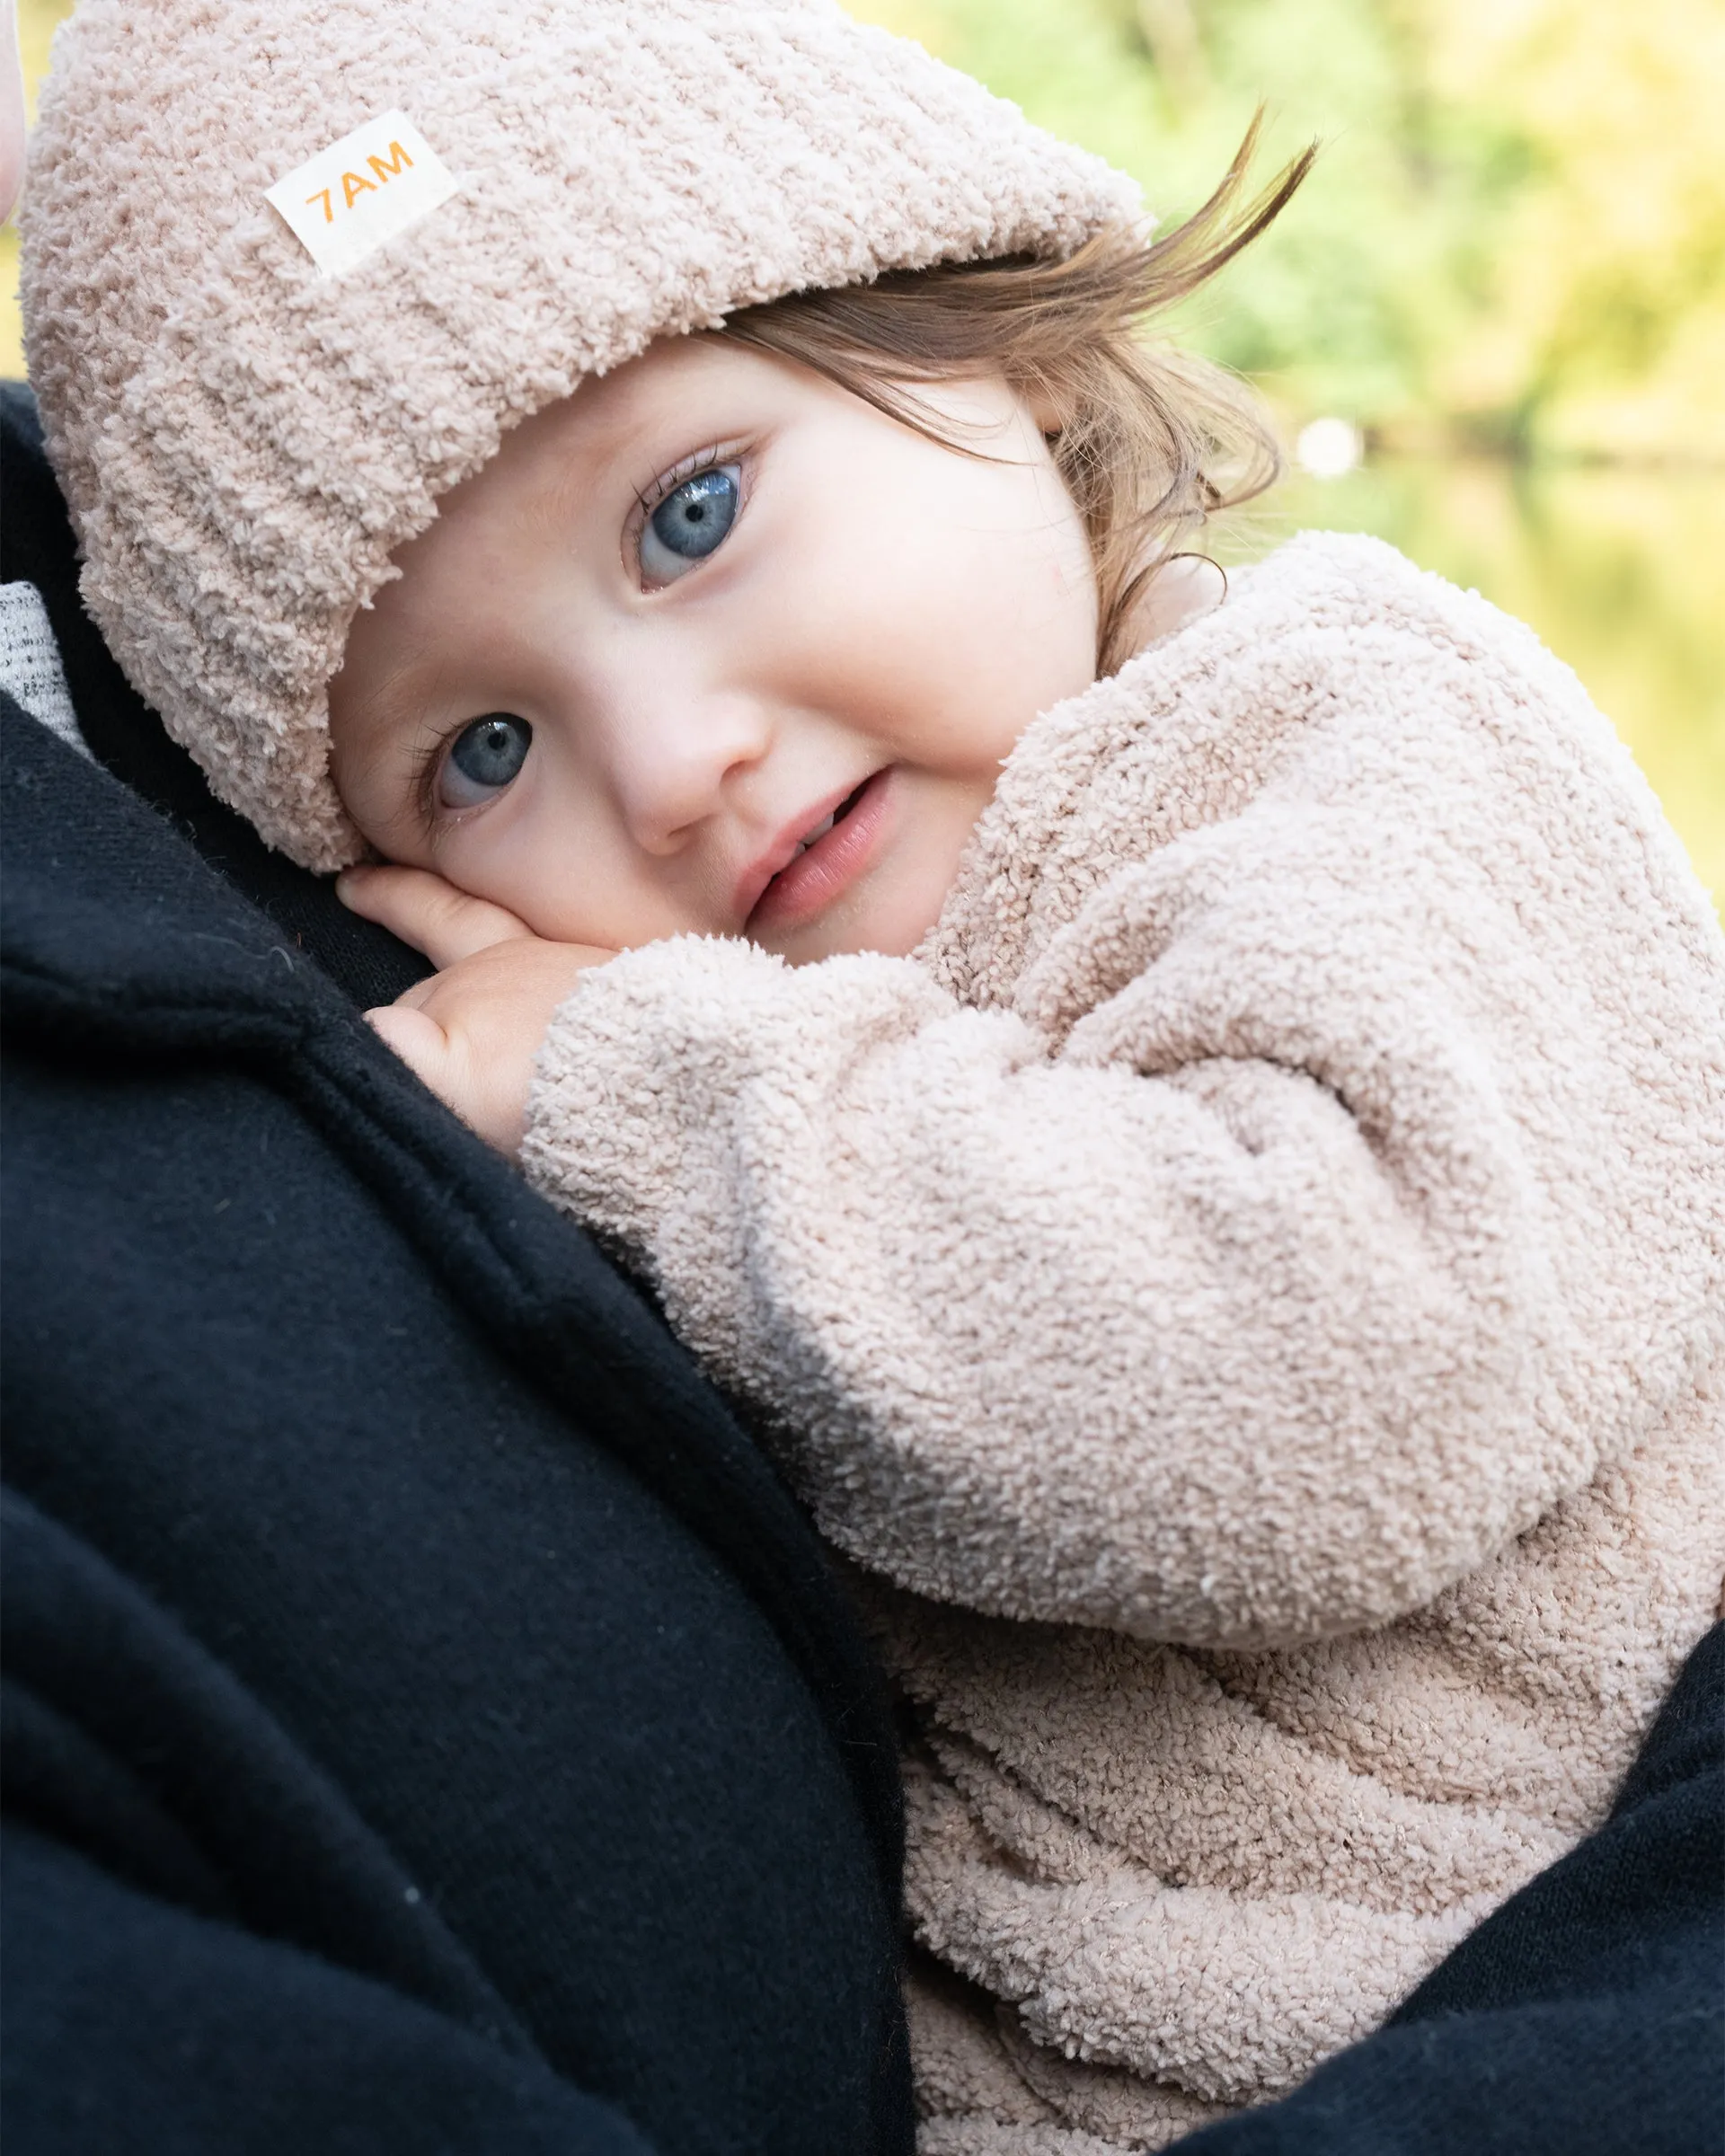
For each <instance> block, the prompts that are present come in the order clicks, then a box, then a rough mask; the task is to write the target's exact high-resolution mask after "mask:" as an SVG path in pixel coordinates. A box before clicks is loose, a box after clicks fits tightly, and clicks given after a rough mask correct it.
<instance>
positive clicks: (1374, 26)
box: [0, 0, 1725, 900]
mask: <svg viewBox="0 0 1725 2156" xmlns="http://www.w3.org/2000/svg"><path fill="white" fill-rule="evenodd" d="M409 4H411V0H403V5H409ZM475 4H482V0H475ZM848 4H850V5H851V7H852V11H853V13H856V14H858V15H861V16H863V17H865V18H867V19H868V20H871V21H874V22H883V23H885V24H887V25H888V26H889V27H890V28H892V29H895V30H898V31H905V32H907V34H908V35H910V36H912V37H915V38H916V39H918V40H920V41H921V42H922V43H923V44H924V45H925V46H927V47H928V49H930V50H931V51H932V52H935V53H938V54H939V55H940V56H941V57H942V58H944V59H948V60H951V61H952V62H953V63H954V64H955V65H956V66H960V67H963V68H965V69H967V70H968V71H969V73H971V74H973V75H977V76H979V77H980V78H981V79H982V81H984V82H985V83H986V84H988V85H989V87H990V88H991V89H993V90H995V91H998V92H999V93H1001V94H1003V95H1004V96H1007V97H1010V98H1013V99H1014V100H1015V101H1016V102H1018V103H1019V104H1021V105H1022V106H1023V107H1024V109H1025V110H1026V111H1027V112H1028V113H1030V115H1031V118H1032V119H1038V120H1039V121H1041V122H1042V123H1043V124H1045V125H1046V126H1048V127H1050V128H1055V129H1056V130H1057V131H1058V132H1060V133H1062V134H1065V135H1067V136H1070V137H1073V138H1074V139H1075V140H1077V141H1080V142H1083V143H1085V144H1087V145H1088V146H1090V147H1092V148H1093V149H1095V150H1098V151H1100V152H1101V154H1102V155H1104V156H1106V157H1108V158H1110V160H1112V161H1113V162H1114V163H1117V164H1119V165H1121V166H1123V167H1125V168H1126V169H1127V170H1128V172H1132V173H1134V174H1135V175H1136V176H1137V178H1138V180H1139V181H1141V182H1142V183H1143V185H1144V189H1145V192H1146V199H1147V200H1148V201H1149V203H1150V205H1151V206H1152V208H1154V209H1155V210H1156V211H1157V212H1158V214H1159V215H1160V216H1163V218H1164V219H1173V218H1178V217H1179V216H1181V215H1183V214H1185V213H1186V212H1187V211H1190V209H1192V208H1196V207H1197V205H1198V204H1199V202H1200V201H1201V200H1202V199H1203V198H1204V196H1205V195H1206V194H1207V192H1208V191H1209V190H1210V188H1211V187H1212V186H1213V185H1214V184H1215V182H1216V179H1217V178H1219V176H1220V174H1221V172H1223V170H1224V168H1225V166H1226V164H1227V163H1228V160H1229V158H1230V156H1231V155H1232V154H1233V151H1234V146H1235V145H1236V144H1237V143H1238V141H1239V138H1240V137H1241V136H1242V134H1243V132H1244V130H1245V128H1246V125H1247V123H1248V121H1249V120H1250V119H1251V117H1252V111H1253V110H1254V108H1255V107H1256V106H1257V105H1258V104H1259V103H1260V102H1265V103H1267V104H1268V106H1269V138H1268V144H1267V151H1266V164H1265V170H1266V172H1268V171H1269V160H1271V159H1278V158H1281V157H1284V156H1287V155H1291V154H1292V153H1293V152H1294V151H1295V150H1296V149H1297V148H1298V147H1299V146H1301V145H1302V144H1303V143H1305V141H1307V140H1310V139H1312V138H1314V137H1316V138H1317V139H1318V140H1319V141H1320V142H1321V144H1322V146H1323V154H1322V156H1321V157H1320V160H1319V163H1318V165H1317V168H1316V170H1315V171H1314V174H1313V176H1312V178H1311V179H1310V180H1309V181H1308V182H1307V183H1306V186H1305V189H1304V190H1302V192H1301V193H1300V195H1299V196H1298V197H1297V198H1296V200H1295V202H1294V204H1293V205H1292V207H1291V208H1289V209H1288V211H1287V213H1286V215H1285V216H1283V218H1282V220H1281V221H1280V223H1279V224H1278V225H1276V226H1275V227H1274V229H1273V230H1272V231H1271V233H1270V234H1269V235H1268V236H1267V237H1266V238H1265V239H1264V240H1263V241H1261V243H1259V244H1258V246H1257V247H1256V248H1255V249H1253V250H1252V252H1250V253H1249V254H1248V255H1246V256H1245V257H1243V259H1242V260H1241V261H1239V262H1237V263H1235V264H1234V266H1233V267H1232V269H1231V270H1229V271H1228V272H1227V273H1226V274H1225V277H1224V278H1223V279H1222V280H1221V281H1220V283H1219V284H1218V285H1217V286H1216V287H1214V288H1213V289H1212V290H1211V291H1209V292H1207V293H1206V294H1204V295H1202V296H1200V297H1199V299H1197V300H1195V301H1194V302H1193V303H1192V305H1191V306H1190V309H1189V311H1188V313H1187V314H1186V315H1185V317H1184V318H1183V319H1181V321H1179V322H1178V323H1175V324H1173V325H1172V329H1173V332H1174V333H1175V334H1176V335H1178V336H1179V337H1180V338H1181V340H1182V341H1185V342H1188V343H1190V344H1192V345H1195V346H1196V347H1198V348H1199V349H1201V350H1204V351H1206V352H1207V353H1209V354H1210V355H1211V356H1212V357H1214V358H1218V359H1221V360H1223V361H1224V362H1225V363H1226V364H1228V365H1229V366H1232V367H1236V368H1238V369H1240V370H1241V371H1243V373H1246V374H1249V375H1250V376H1252V377H1253V379H1254V380H1255V381H1256V382H1257V383H1258V384H1260V386H1261V388H1262V390H1263V391H1264V393H1265V394H1266V395H1267V396H1268V397H1269V401H1270V402H1271V404H1272V405H1273V406H1274V408H1275V410H1276V411H1277V413H1278V418H1279V419H1280V420H1281V423H1282V425H1283V428H1284V430H1285V432H1286V434H1287V439H1288V441H1289V443H1290V445H1293V446H1296V447H1297V450H1298V452H1299V453H1300V455H1302V456H1303V457H1304V462H1305V466H1306V467H1308V468H1305V469H1302V468H1301V463H1300V460H1299V456H1296V462H1295V465H1294V470H1293V474H1292V476H1291V477H1290V479H1289V480H1288V482H1287V483H1286V484H1285V486H1284V487H1283V488H1282V489H1280V490H1278V492H1277V493H1276V494H1274V495H1272V496H1271V497H1269V499H1268V500H1267V502H1265V503H1264V504H1261V505H1259V506H1258V507H1257V508H1255V509H1254V510H1253V511H1252V512H1250V513H1249V515H1248V517H1246V519H1245V520H1244V521H1243V524H1242V525H1241V526H1238V527H1236V528H1234V529H1232V530H1230V531H1228V532H1226V533H1225V534H1224V535H1221V537H1220V540H1219V543H1218V551H1220V552H1223V553H1224V554H1225V556H1228V557H1232V558H1235V559H1237V558H1239V557H1240V556H1242V555H1243V554H1249V553H1252V552H1260V551H1261V550H1262V549H1263V548H1264V547H1265V546H1267V545H1269V544H1270V543H1274V542H1275V540H1277V539H1278V538H1280V537H1281V536H1283V535H1286V534H1287V532H1289V531H1292V530H1295V529H1297V528H1299V527H1300V526H1305V525H1318V526H1329V527H1332V528H1338V529H1354V530H1367V531H1374V532H1377V533H1380V534H1382V535H1383V536H1384V537H1385V538H1387V539H1389V540H1391V541H1393V543H1395V544H1396V545H1398V546H1400V547H1402V549H1403V551H1404V552H1407V553H1409V554H1411V555H1412V556H1413V558H1414V559H1415V560H1416V561H1420V562H1423V563H1424V564H1426V565H1427V566H1428V567H1430V568H1433V569H1436V570H1441V571H1442V572H1443V573H1444V574H1445V575H1446V576H1449V577H1452V578H1454V579H1455V580H1456V581H1457V582H1459V583H1462V584H1465V585H1474V586H1477V587H1478V588H1480V589H1481V590H1482V591H1483V592H1484V593H1485V594H1486V596H1488V597H1490V598H1491V599H1494V600H1496V601H1497V602H1498V603H1499V605H1503V606H1505V607H1508V609H1509V610H1510V611H1511V612H1513V613H1516V614H1520V615H1522V616H1523V617H1524V618H1525V619H1526V620H1527V621H1529V622H1531V623H1533V624H1534V626H1535V628H1536V629H1537V630H1538V631H1539V632H1540V633H1541V634H1542V635H1543V636H1544V639H1545V641H1547V642H1548V643H1549V644H1550V645H1551V646H1552V647H1553V649H1555V650H1556V651H1557V652H1558V653H1559V654H1560V655H1561V657H1562V658H1566V659H1567V660H1568V661H1569V662H1570V665H1572V666H1573V667H1575V668H1576V670H1577V671H1578V673H1579V675H1580V676H1581V677H1582V679H1583V680H1584V681H1585V682H1586V683H1587V684H1588V687H1589V688H1590V689H1591V691H1592V692H1593V694H1594V696H1595V698H1596V700H1597V702H1599V703H1600V704H1601V705H1602V706H1603V707H1604V709H1605V710H1606V711H1608V712H1609V713H1610V714H1611V716H1612V718H1613V719H1614V720H1615V722H1616V724H1617V726H1618V728H1619V729H1620V731H1621V732H1622V733H1623V736H1624V738H1625V739H1626V740H1627V741H1628V742H1629V744H1630V746H1631V747H1632V749H1633V750H1634V752H1635V754H1636V755H1637V757H1638V758H1639V760H1640V762H1641V765H1642V768H1643V769H1644V770H1645V771H1646V772H1647V773H1648V775H1649V777H1650V779H1651V780H1652V782H1653V784H1654V785H1655V787H1656V788H1657V789H1658V791H1659V795H1660V798H1661V799H1662V800H1663V801H1664V803H1665V806H1666V809H1667V811H1668V814H1669V816H1670V817H1671V820H1672V822H1673V823H1674V824H1675V825H1676V827H1677V829H1678V831H1679V832H1680V833H1681V835H1683V837H1684V839H1685V843H1686V844H1687V845H1688V847H1689V850H1690V853H1691V855H1692V857H1693V859H1694V862H1695V864H1696V866H1697V868H1698V869H1699V870H1700V871H1701V873H1702V875H1703V878H1704V879H1706V881H1707V882H1708V883H1709V884H1710V885H1711V887H1712V890H1713V892H1714V895H1715V897H1716V898H1718V899H1721V900H1725V152H1722V151H1721V113H1725V0H1632V4H1631V0H848ZM67 12H68V9H67V7H66V4H64V0H22V4H21V6H20V22H21V27H22V35H23V46H24V64H25V74H26V82H27V86H29V87H33V84H34V83H35V81H36V80H37V79H38V78H39V77H40V72H41V70H42V68H43V67H44V66H45V65H46V61H47V51H48V42H49V36H50V35H51V32H52V30H53V27H54V25H55V23H56V22H58V21H59V20H60V19H61V17H62V16H63V15H65V14H66V13H67ZM4 243H5V245H6V247H7V248H8V250H10V249H12V248H13V246H14V245H15V235H14V234H13V233H12V232H11V230H10V229H8V231H7V232H6V234H4ZM13 260H14V257H13V255H12V254H11V253H10V252H9V253H8V254H7V256H6V258H5V260H4V261H0V295H4V300H5V302H6V304H7V306H8V309H9V312H8V313H7V314H6V315H5V317H4V319H0V369H4V371H5V372H8V373H15V372H17V371H20V368H21V365H22V362H21V359H20V357H19V352H18V343H17V316H16V308H15V305H13V304H12V300H11V296H12V294H13V289H14V282H15V278H14V271H13ZM1314 422H1319V424H1317V425H1314Z"/></svg>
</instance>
